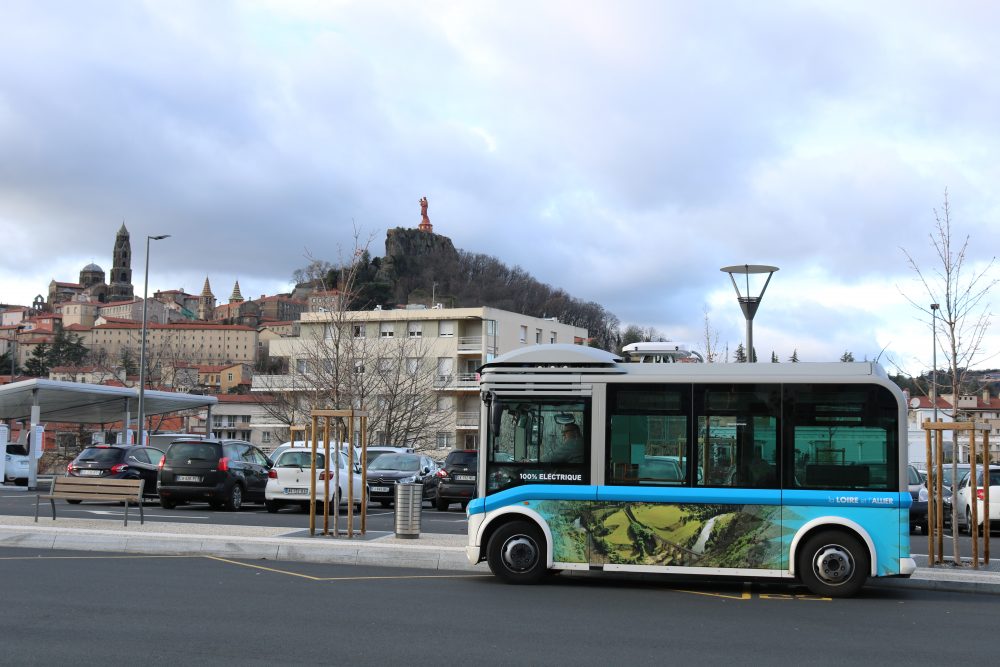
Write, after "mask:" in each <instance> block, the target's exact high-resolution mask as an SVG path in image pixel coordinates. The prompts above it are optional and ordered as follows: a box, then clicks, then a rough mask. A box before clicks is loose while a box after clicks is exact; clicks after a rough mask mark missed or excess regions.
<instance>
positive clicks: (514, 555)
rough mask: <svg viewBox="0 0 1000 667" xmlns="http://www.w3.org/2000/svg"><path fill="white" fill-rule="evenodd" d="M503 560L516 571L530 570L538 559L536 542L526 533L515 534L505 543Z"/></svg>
mask: <svg viewBox="0 0 1000 667" xmlns="http://www.w3.org/2000/svg"><path fill="white" fill-rule="evenodd" d="M502 556H503V562H504V565H506V566H507V567H508V568H509V569H511V570H513V571H514V572H524V571H526V570H530V569H531V568H532V566H534V564H535V562H536V561H537V560H538V549H537V547H536V546H535V542H534V541H533V540H532V539H531V538H529V537H527V536H526V535H515V536H513V537H511V538H510V539H509V540H507V541H506V542H505V543H504V545H503V553H502Z"/></svg>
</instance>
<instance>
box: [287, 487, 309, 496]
mask: <svg viewBox="0 0 1000 667" xmlns="http://www.w3.org/2000/svg"><path fill="white" fill-rule="evenodd" d="M285 493H287V494H288V495H290V496H294V495H305V494H307V493H309V489H306V488H303V487H301V486H299V487H288V488H286V489H285Z"/></svg>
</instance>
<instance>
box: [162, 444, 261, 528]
mask: <svg viewBox="0 0 1000 667" xmlns="http://www.w3.org/2000/svg"><path fill="white" fill-rule="evenodd" d="M270 469H271V460H270V459H269V458H267V457H266V456H265V455H264V453H263V452H261V451H260V450H259V449H257V448H256V447H254V446H253V445H251V444H250V443H248V442H244V441H242V440H177V441H174V442H173V443H171V444H170V446H169V447H167V451H166V452H165V453H164V455H163V459H162V460H161V461H160V474H159V481H158V485H157V486H158V488H159V492H160V505H161V506H163V507H164V508H166V509H172V508H173V507H175V506H176V505H177V503H181V502H187V501H190V500H202V501H207V502H208V503H209V504H210V505H211V506H212V507H213V508H215V509H220V508H223V507H224V508H226V509H228V510H230V511H232V512H238V511H239V510H240V508H241V507H243V503H244V502H257V503H263V502H264V487H265V486H267V473H268V471H270Z"/></svg>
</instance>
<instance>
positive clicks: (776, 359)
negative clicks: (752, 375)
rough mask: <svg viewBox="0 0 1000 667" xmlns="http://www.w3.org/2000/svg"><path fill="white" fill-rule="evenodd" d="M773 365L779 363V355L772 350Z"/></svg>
mask: <svg viewBox="0 0 1000 667" xmlns="http://www.w3.org/2000/svg"><path fill="white" fill-rule="evenodd" d="M771 363H772V364H776V363H778V355H777V354H775V352H774V350H771Z"/></svg>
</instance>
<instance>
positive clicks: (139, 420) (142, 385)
mask: <svg viewBox="0 0 1000 667" xmlns="http://www.w3.org/2000/svg"><path fill="white" fill-rule="evenodd" d="M166 238H170V234H161V235H160V236H147V237H146V278H145V280H144V281H143V284H142V333H141V340H140V342H139V410H138V414H137V415H136V426H137V429H136V431H137V432H136V436H135V442H136V444H137V445H141V444H144V443H143V441H142V431H143V422H144V421H145V418H146V415H145V413H144V412H143V408H144V407H145V406H144V405H143V399H144V394H145V392H146V313H147V308H148V306H147V304H146V299H147V294H148V293H149V242H150V241H162V240H163V239H166ZM125 430H126V433H127V432H128V425H126V429H125ZM122 444H128V443H127V442H125V438H122Z"/></svg>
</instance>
